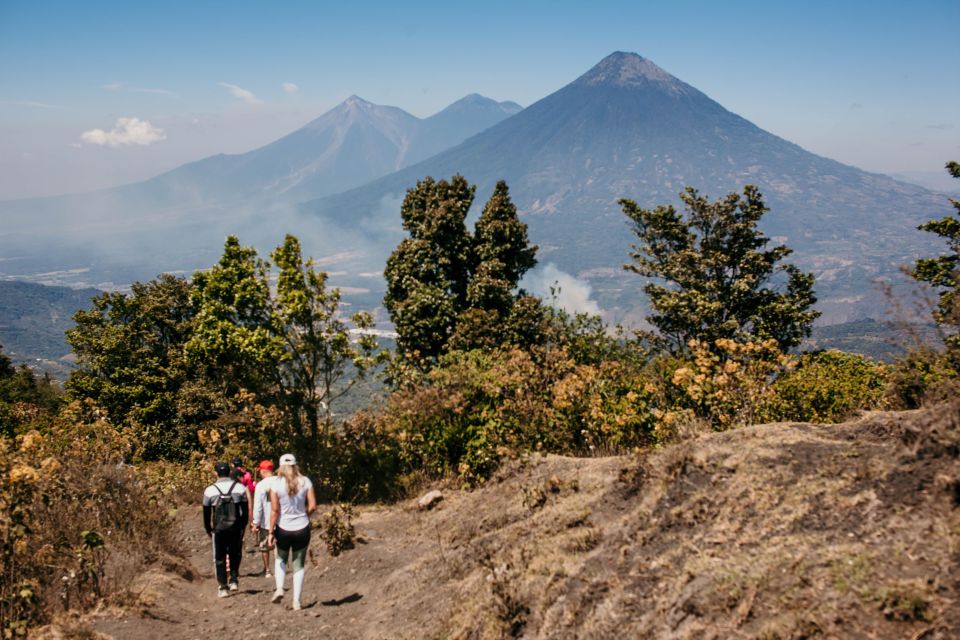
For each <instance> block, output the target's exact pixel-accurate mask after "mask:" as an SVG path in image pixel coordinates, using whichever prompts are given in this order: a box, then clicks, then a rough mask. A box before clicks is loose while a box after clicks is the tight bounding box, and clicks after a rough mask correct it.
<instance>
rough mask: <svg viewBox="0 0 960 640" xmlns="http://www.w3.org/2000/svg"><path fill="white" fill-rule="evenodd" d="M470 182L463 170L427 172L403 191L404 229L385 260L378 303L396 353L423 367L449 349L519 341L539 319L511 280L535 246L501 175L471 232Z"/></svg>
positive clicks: (531, 335)
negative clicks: (446, 175) (439, 174)
mask: <svg viewBox="0 0 960 640" xmlns="http://www.w3.org/2000/svg"><path fill="white" fill-rule="evenodd" d="M475 191H476V188H475V187H473V186H470V185H468V183H467V181H466V180H465V179H464V178H463V177H462V176H459V175H458V176H454V177H453V178H452V179H451V180H450V181H449V182H447V181H446V180H441V181H439V182H437V181H434V180H433V179H432V178H425V179H424V180H421V181H419V182H417V185H416V186H415V187H414V188H412V189H410V190H408V191H407V195H406V197H405V198H404V201H403V205H402V206H401V208H400V215H401V218H402V220H403V228H404V229H405V230H406V231H407V233H408V234H409V237H407V238H405V239H404V240H403V241H402V242H401V243H400V245H399V246H398V247H397V249H396V250H395V251H394V252H393V253H392V254H391V255H390V257H389V259H388V260H387V266H386V269H385V271H384V275H385V277H386V280H387V293H386V296H385V297H384V304H385V306H386V308H387V310H388V312H389V313H390V318H391V320H392V321H393V324H394V327H395V328H396V330H397V333H398V334H399V338H398V341H397V348H398V351H399V353H400V355H401V357H402V358H403V359H404V360H405V361H406V362H408V363H410V364H413V365H414V366H416V367H418V368H419V369H421V370H428V369H430V368H431V367H432V366H433V365H435V364H436V362H437V360H438V358H439V357H440V356H441V355H442V354H443V353H445V352H446V351H448V350H450V349H458V350H469V349H476V348H490V347H493V346H498V345H502V344H504V343H511V344H514V345H517V346H522V344H523V343H524V341H529V340H533V339H536V331H535V330H534V327H535V326H536V325H537V323H538V322H540V321H541V320H542V313H541V312H540V309H539V305H538V304H537V303H536V301H535V300H533V299H531V298H530V297H529V296H526V295H525V294H524V293H523V292H522V291H517V290H516V289H517V284H518V282H519V281H520V279H521V278H522V277H523V274H524V273H526V271H527V270H529V269H530V268H532V267H533V266H534V265H535V264H536V259H535V255H536V247H535V246H531V245H530V244H529V242H528V239H527V226H526V225H525V224H524V223H523V222H521V221H520V219H519V218H518V216H517V209H516V207H515V206H514V205H513V203H512V202H511V200H510V194H509V190H508V188H507V185H506V183H505V182H503V181H500V182H498V183H497V185H496V187H495V188H494V192H493V195H492V196H491V198H490V200H489V201H488V202H487V204H486V206H485V207H484V210H483V213H482V214H481V216H480V219H479V220H478V221H477V224H476V225H475V227H474V233H473V234H471V233H470V232H469V231H468V230H467V227H466V224H465V220H466V216H467V212H468V211H469V210H470V206H471V205H472V204H473V199H474V194H475Z"/></svg>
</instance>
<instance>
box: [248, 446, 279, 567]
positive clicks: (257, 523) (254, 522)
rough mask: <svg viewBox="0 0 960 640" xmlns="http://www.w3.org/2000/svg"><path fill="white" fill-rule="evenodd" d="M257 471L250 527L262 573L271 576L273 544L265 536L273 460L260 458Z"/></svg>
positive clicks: (268, 529)
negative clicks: (258, 474)
mask: <svg viewBox="0 0 960 640" xmlns="http://www.w3.org/2000/svg"><path fill="white" fill-rule="evenodd" d="M257 471H259V472H260V482H258V483H257V484H256V488H255V489H254V492H253V519H251V520H250V529H251V530H252V531H253V534H254V535H255V538H254V539H255V540H256V541H257V546H258V547H259V549H260V555H261V557H262V558H263V575H264V576H266V577H267V578H272V577H273V574H271V573H270V549H272V548H273V545H271V544H268V541H267V538H268V536H269V535H270V487H272V486H273V483H274V482H275V481H276V479H277V477H276V476H275V475H273V462H272V461H271V460H261V461H260V464H259V465H257Z"/></svg>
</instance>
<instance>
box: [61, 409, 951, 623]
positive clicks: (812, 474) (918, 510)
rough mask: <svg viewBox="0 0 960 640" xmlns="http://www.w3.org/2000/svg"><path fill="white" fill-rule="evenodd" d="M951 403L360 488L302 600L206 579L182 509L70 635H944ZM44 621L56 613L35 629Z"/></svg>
mask: <svg viewBox="0 0 960 640" xmlns="http://www.w3.org/2000/svg"><path fill="white" fill-rule="evenodd" d="M958 415H960V405H957V404H954V405H953V406H941V407H937V408H934V409H929V410H923V411H915V412H898V413H872V414H867V415H864V416H861V417H859V418H858V419H856V420H853V421H851V422H848V423H845V424H840V425H811V424H774V425H762V426H754V427H749V428H743V429H738V430H735V431H730V432H726V433H719V434H718V433H709V434H703V435H701V436H699V437H696V438H693V439H691V440H688V441H685V442H682V443H679V444H676V445H673V446H671V447H667V448H664V449H662V450H659V451H654V452H650V453H648V454H644V455H640V456H629V457H609V458H589V459H574V458H562V457H556V456H546V457H541V456H534V457H531V458H528V459H525V460H518V461H514V462H513V463H511V464H508V465H506V466H505V467H504V468H503V469H502V471H501V472H500V473H499V474H498V475H497V477H495V478H494V479H492V480H491V481H490V482H488V483H487V484H486V485H485V486H483V487H482V488H480V489H477V490H474V491H459V490H451V489H449V488H446V489H444V490H443V493H444V498H443V500H442V501H441V502H439V503H438V504H437V505H436V506H435V507H434V508H432V509H430V510H420V509H418V508H417V503H416V500H411V501H409V502H406V503H402V504H397V505H391V506H377V507H365V508H362V509H359V510H358V513H357V515H356V517H355V520H354V524H355V526H356V532H357V535H358V540H357V544H356V547H355V548H354V549H352V550H348V551H345V552H344V553H343V554H342V555H340V556H338V557H331V556H329V555H328V554H327V552H326V549H325V547H324V545H323V543H322V542H321V541H320V540H319V536H315V538H314V542H313V544H312V545H311V549H312V553H311V557H312V561H313V562H312V563H311V565H310V566H309V568H308V570H307V577H306V589H305V608H304V609H303V610H301V611H292V610H291V609H289V602H288V600H289V597H288V598H285V601H287V602H285V603H283V604H281V605H274V604H271V603H270V601H269V598H270V594H271V592H272V589H273V584H272V581H271V580H269V579H266V578H263V577H258V576H254V575H250V574H251V572H253V571H254V570H258V569H260V561H259V558H257V557H254V556H251V555H247V556H246V557H245V559H244V564H243V567H242V580H241V583H240V592H239V593H238V594H236V595H234V596H232V597H230V598H227V599H223V600H219V599H217V598H216V584H215V581H214V579H213V564H212V560H211V557H210V556H211V554H210V546H209V542H208V539H207V537H206V535H205V534H204V533H203V530H202V527H201V525H200V514H199V508H194V507H190V508H187V507H184V508H181V509H180V512H179V513H178V515H177V518H178V526H180V527H181V531H182V540H183V547H182V548H183V553H184V558H183V559H182V560H169V561H167V562H165V563H161V564H159V565H158V566H157V567H156V568H155V569H154V570H153V571H151V572H149V573H148V574H146V575H144V576H142V578H141V579H140V580H139V581H138V582H137V584H136V589H135V590H136V593H137V596H136V598H137V599H136V603H135V605H133V606H128V607H126V608H124V609H113V610H105V611H103V612H101V613H99V614H97V615H96V616H94V617H92V618H90V619H87V620H84V621H81V622H74V623H73V626H72V627H61V631H63V630H64V629H66V635H71V634H74V635H78V634H80V635H83V636H84V637H94V636H96V634H102V635H105V636H109V637H114V638H145V639H157V640H159V639H163V640H176V639H180V638H184V639H186V638H197V637H205V636H218V637H227V636H237V635H242V636H244V637H248V638H268V637H277V634H281V636H282V637H284V638H286V639H290V640H293V639H296V638H317V637H328V638H345V639H350V638H501V637H526V638H627V637H630V638H634V637H635V638H640V637H643V638H703V639H708V638H716V639H719V638H755V639H765V640H774V639H788V638H790V639H800V638H904V639H912V640H920V639H925V640H932V639H935V638H936V639H944V640H945V639H947V638H960V506H958V504H960V484H958V481H960V417H958ZM45 633H46V634H54V635H55V634H56V633H57V629H56V628H50V629H47V630H45Z"/></svg>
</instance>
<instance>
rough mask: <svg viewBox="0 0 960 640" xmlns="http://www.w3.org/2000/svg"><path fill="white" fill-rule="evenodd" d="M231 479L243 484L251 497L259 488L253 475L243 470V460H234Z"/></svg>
mask: <svg viewBox="0 0 960 640" xmlns="http://www.w3.org/2000/svg"><path fill="white" fill-rule="evenodd" d="M230 477H231V478H233V479H234V480H236V481H237V482H239V483H241V484H242V485H243V486H244V487H246V488H247V491H249V492H250V495H253V492H254V490H256V488H257V483H256V480H255V479H254V477H253V474H251V473H250V472H249V471H247V470H246V469H244V468H243V460H241V459H240V458H234V459H233V470H232V471H231V472H230Z"/></svg>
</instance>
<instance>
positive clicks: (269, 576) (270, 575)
mask: <svg viewBox="0 0 960 640" xmlns="http://www.w3.org/2000/svg"><path fill="white" fill-rule="evenodd" d="M263 577H264V578H272V577H273V574H272V573H270V571H264V572H263Z"/></svg>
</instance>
